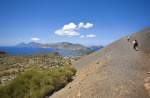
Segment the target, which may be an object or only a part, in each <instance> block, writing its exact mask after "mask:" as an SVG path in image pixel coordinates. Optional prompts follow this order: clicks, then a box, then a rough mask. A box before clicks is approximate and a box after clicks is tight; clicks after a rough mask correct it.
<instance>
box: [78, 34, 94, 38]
mask: <svg viewBox="0 0 150 98" xmlns="http://www.w3.org/2000/svg"><path fill="white" fill-rule="evenodd" d="M94 37H96V35H94V34H88V35H81V36H80V37H79V38H94Z"/></svg>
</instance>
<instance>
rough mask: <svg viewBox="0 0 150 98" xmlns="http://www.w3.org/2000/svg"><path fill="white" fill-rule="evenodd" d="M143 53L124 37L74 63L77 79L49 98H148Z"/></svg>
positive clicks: (149, 61) (147, 61)
mask: <svg viewBox="0 0 150 98" xmlns="http://www.w3.org/2000/svg"><path fill="white" fill-rule="evenodd" d="M148 34H149V33H148ZM133 38H136V36H134V37H133ZM137 38H138V36H137ZM149 41H150V40H149ZM143 47H144V46H143ZM143 47H142V48H143ZM145 47H146V46H145ZM142 48H141V49H142ZM143 50H144V49H143ZM144 52H145V51H142V50H140V51H135V50H133V49H132V45H131V43H129V42H127V40H126V38H125V37H124V38H122V39H120V40H118V41H117V42H115V43H112V44H111V45H109V46H107V47H106V48H104V49H102V50H101V51H98V52H95V53H93V54H91V55H89V56H87V57H84V58H82V59H81V60H80V61H78V62H77V63H75V65H76V67H77V68H78V69H79V71H78V73H77V76H76V79H75V80H74V81H73V82H71V83H70V84H68V85H67V86H66V87H65V88H64V89H62V90H60V91H58V92H56V93H54V94H53V95H52V96H51V97H50V98H149V95H148V93H147V91H146V89H145V88H144V79H145V78H146V77H147V74H146V72H148V71H150V66H149V65H150V59H149V56H148V55H147V54H145V53H144Z"/></svg>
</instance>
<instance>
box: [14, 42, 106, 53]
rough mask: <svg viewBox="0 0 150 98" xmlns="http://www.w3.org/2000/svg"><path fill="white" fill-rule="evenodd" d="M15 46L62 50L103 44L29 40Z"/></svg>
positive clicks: (98, 47) (96, 47) (74, 49)
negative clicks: (43, 42)
mask: <svg viewBox="0 0 150 98" xmlns="http://www.w3.org/2000/svg"><path fill="white" fill-rule="evenodd" d="M16 46H17V47H35V48H55V49H64V50H72V51H78V50H98V49H101V48H103V46H101V45H99V46H90V47H86V46H84V45H81V44H74V43H69V42H58V43H51V44H42V43H37V42H30V43H20V44H18V45H16Z"/></svg>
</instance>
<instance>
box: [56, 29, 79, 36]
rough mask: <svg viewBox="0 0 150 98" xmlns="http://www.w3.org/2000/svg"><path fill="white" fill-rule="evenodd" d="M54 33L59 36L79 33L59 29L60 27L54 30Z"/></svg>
mask: <svg viewBox="0 0 150 98" xmlns="http://www.w3.org/2000/svg"><path fill="white" fill-rule="evenodd" d="M54 33H55V34H57V35H59V36H68V37H73V36H78V35H80V33H78V32H76V31H74V30H61V29H59V30H56V31H55V32H54Z"/></svg>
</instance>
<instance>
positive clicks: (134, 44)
mask: <svg viewBox="0 0 150 98" xmlns="http://www.w3.org/2000/svg"><path fill="white" fill-rule="evenodd" d="M132 44H133V49H134V50H136V51H138V49H137V48H138V41H137V40H133V41H132Z"/></svg>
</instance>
